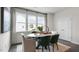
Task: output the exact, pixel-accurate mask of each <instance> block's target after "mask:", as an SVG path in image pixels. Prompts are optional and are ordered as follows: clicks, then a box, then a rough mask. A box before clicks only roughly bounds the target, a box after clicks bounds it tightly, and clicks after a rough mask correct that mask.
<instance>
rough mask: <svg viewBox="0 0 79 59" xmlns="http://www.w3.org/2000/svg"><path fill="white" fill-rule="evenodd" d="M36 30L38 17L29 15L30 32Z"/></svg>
mask: <svg viewBox="0 0 79 59" xmlns="http://www.w3.org/2000/svg"><path fill="white" fill-rule="evenodd" d="M34 29H36V16H34V15H28V31H31V30H34Z"/></svg>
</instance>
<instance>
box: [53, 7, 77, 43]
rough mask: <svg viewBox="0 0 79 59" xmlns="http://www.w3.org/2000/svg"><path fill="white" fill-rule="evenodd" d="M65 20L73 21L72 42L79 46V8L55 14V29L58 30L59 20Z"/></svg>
mask: <svg viewBox="0 0 79 59" xmlns="http://www.w3.org/2000/svg"><path fill="white" fill-rule="evenodd" d="M63 17H64V19H63V20H65V19H66V18H70V19H71V38H72V39H71V41H72V42H74V43H76V44H79V8H76V7H75V8H74V7H73V8H68V9H66V10H63V11H61V12H58V13H55V16H54V28H55V30H57V28H56V27H57V22H58V20H60V19H62V18H63ZM60 22H62V20H60Z"/></svg>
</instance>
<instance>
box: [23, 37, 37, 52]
mask: <svg viewBox="0 0 79 59" xmlns="http://www.w3.org/2000/svg"><path fill="white" fill-rule="evenodd" d="M22 37H23V42H22V46H23V51H24V52H35V51H36V41H35V40H33V39H31V38H25V37H24V36H22Z"/></svg>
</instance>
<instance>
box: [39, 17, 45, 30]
mask: <svg viewBox="0 0 79 59" xmlns="http://www.w3.org/2000/svg"><path fill="white" fill-rule="evenodd" d="M45 24H46V23H45V17H44V16H38V26H42V27H43V31H44V30H45Z"/></svg>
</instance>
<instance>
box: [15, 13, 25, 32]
mask: <svg viewBox="0 0 79 59" xmlns="http://www.w3.org/2000/svg"><path fill="white" fill-rule="evenodd" d="M22 31H26V14H25V13H21V12H16V32H22Z"/></svg>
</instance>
